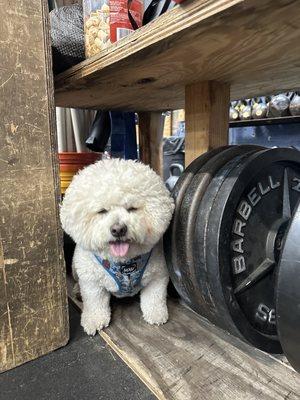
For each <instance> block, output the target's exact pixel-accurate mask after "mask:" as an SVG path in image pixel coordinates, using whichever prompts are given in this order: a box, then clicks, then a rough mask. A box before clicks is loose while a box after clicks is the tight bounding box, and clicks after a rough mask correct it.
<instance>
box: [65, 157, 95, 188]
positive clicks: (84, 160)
mask: <svg viewBox="0 0 300 400" xmlns="http://www.w3.org/2000/svg"><path fill="white" fill-rule="evenodd" d="M58 157H59V170H60V187H61V193H62V194H64V193H65V191H66V190H67V188H68V186H69V185H70V183H71V181H72V179H73V176H74V175H75V174H76V173H77V172H78V171H79V170H80V169H82V168H84V167H86V166H87V165H90V164H93V163H94V162H96V161H98V160H100V158H101V154H100V153H73V152H65V153H59V154H58Z"/></svg>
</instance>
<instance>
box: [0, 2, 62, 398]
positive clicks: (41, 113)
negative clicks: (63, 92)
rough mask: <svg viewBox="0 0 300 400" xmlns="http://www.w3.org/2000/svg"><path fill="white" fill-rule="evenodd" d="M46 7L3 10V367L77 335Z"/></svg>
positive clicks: (19, 5)
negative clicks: (72, 325)
mask: <svg viewBox="0 0 300 400" xmlns="http://www.w3.org/2000/svg"><path fill="white" fill-rule="evenodd" d="M46 5H47V3H46V2H45V1H40V0H31V1H30V2H20V1H19V0H11V1H9V2H1V6H2V7H1V8H0V17H1V21H2V26H1V29H0V30H1V33H2V38H3V41H2V43H1V46H2V47H1V57H2V62H3V63H2V64H1V65H2V66H1V78H0V80H1V82H0V116H1V118H0V127H1V129H0V130H1V135H0V186H1V190H0V214H1V218H0V372H2V371H6V370H8V369H10V368H13V367H15V366H17V365H20V364H22V363H24V362H27V361H30V360H32V359H34V358H36V357H39V356H42V355H44V354H46V353H48V352H50V351H52V350H55V349H57V348H58V347H60V346H63V345H65V344H66V343H67V341H68V337H69V322H68V304H67V293H66V282H65V265H64V260H63V247H62V232H61V229H60V222H59V216H58V200H59V181H58V160H57V154H56V152H57V150H56V149H57V143H56V140H57V139H56V131H55V114H54V98H53V93H54V90H53V78H52V70H51V47H50V35H49V26H48V14H49V13H48V8H47V6H46ZM33 10H34V12H33ZM4 32H6V34H7V36H5V35H4ZM4 37H5V39H4ZM18 37H19V38H22V39H21V40H16V39H15V38H18ZM4 397H5V396H4Z"/></svg>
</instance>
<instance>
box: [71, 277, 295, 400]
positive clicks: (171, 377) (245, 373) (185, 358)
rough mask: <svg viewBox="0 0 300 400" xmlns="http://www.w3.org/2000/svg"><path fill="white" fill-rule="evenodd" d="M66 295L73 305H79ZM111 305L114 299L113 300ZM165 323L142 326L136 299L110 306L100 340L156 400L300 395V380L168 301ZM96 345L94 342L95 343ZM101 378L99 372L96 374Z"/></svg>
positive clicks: (279, 364)
mask: <svg viewBox="0 0 300 400" xmlns="http://www.w3.org/2000/svg"><path fill="white" fill-rule="evenodd" d="M72 285H73V282H72V280H71V279H69V280H68V292H69V296H70V297H71V298H72V300H73V301H74V303H75V304H76V305H77V307H79V308H80V309H82V303H80V302H79V301H78V300H76V299H75V298H74V297H73V295H72ZM114 300H115V299H114ZM168 307H169V316H170V318H169V321H168V323H167V324H165V325H162V326H151V325H148V324H147V323H146V322H144V321H143V319H142V315H141V311H140V306H139V303H137V302H136V301H134V299H132V298H131V299H122V300H115V301H113V305H112V308H113V310H112V322H111V324H110V325H109V327H108V328H106V329H105V330H104V331H101V336H102V338H103V339H104V340H105V341H106V342H107V344H108V345H109V346H111V347H112V349H113V350H114V351H115V352H116V353H117V354H118V355H119V356H120V357H121V358H122V359H123V361H124V362H125V363H126V364H127V365H128V366H129V367H130V368H131V369H132V370H133V371H134V372H135V373H136V374H137V375H138V376H139V378H140V379H141V380H142V381H143V382H144V383H145V384H146V385H147V386H148V387H149V389H150V390H152V392H153V393H154V394H155V395H156V397H157V398H158V399H160V400H186V399H190V400H200V399H201V400H216V399H224V400H229V399H230V400H237V399H238V400H239V399H243V400H251V399H258V398H259V399H261V400H269V399H274V400H284V399H291V400H292V399H296V398H298V395H299V393H300V375H299V374H298V373H297V372H295V371H294V370H293V369H292V368H291V366H290V365H289V364H288V363H287V362H286V360H285V359H284V358H282V357H281V358H280V359H277V358H275V357H273V356H270V355H269V354H266V353H264V352H262V351H260V350H257V349H255V348H254V347H252V346H250V345H248V344H246V343H244V342H242V341H241V340H239V339H237V338H235V337H233V336H231V335H229V334H228V333H226V332H224V331H222V330H221V329H218V328H217V327H215V326H213V325H212V324H210V323H209V322H208V321H206V320H205V319H203V318H201V317H199V316H198V315H196V314H195V313H194V312H192V311H191V310H189V309H188V308H186V307H184V306H183V305H181V304H180V303H179V302H178V301H176V300H172V299H169V301H168ZM95 343H97V342H95ZM99 373H101V371H99Z"/></svg>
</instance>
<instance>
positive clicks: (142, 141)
mask: <svg viewBox="0 0 300 400" xmlns="http://www.w3.org/2000/svg"><path fill="white" fill-rule="evenodd" d="M163 126H164V117H163V115H162V113H161V112H142V113H139V145H140V159H141V161H143V163H145V164H149V165H150V166H151V167H152V168H153V169H154V171H156V172H157V173H158V174H159V175H161V176H162V173H163V156H162V136H163Z"/></svg>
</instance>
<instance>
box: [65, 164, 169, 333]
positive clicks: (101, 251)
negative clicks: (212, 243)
mask: <svg viewBox="0 0 300 400" xmlns="http://www.w3.org/2000/svg"><path fill="white" fill-rule="evenodd" d="M173 209H174V204H173V200H172V198H171V196H170V194H169V192H168V191H167V189H166V188H165V186H164V184H163V182H162V180H161V178H160V177H159V176H158V175H157V174H156V173H155V172H154V171H153V170H152V169H150V168H149V167H148V166H146V165H144V164H142V163H140V162H135V161H131V160H127V161H125V160H119V159H113V160H103V161H99V162H97V163H95V164H93V165H90V166H88V167H86V168H85V169H83V170H82V171H80V172H79V173H78V174H77V175H76V176H75V177H74V178H73V181H72V182H71V184H70V186H69V188H68V189H67V191H66V194H65V198H64V200H63V204H62V207H61V210H60V217H61V222H62V226H63V229H64V230H65V231H66V232H67V233H68V234H69V235H70V236H71V237H72V238H73V240H74V241H75V243H76V249H75V253H74V257H73V270H74V272H75V275H76V276H77V277H78V280H79V285H80V291H81V296H82V299H83V312H82V317H81V324H82V326H83V328H84V330H85V332H86V333H88V334H90V335H94V334H95V333H96V331H97V330H98V331H99V330H101V329H102V328H104V327H106V326H108V324H109V322H110V314H111V312H110V304H109V303H110V293H112V294H114V293H115V294H116V293H117V286H116V283H115V282H114V280H113V278H112V277H111V276H109V275H108V274H107V273H106V272H105V270H104V269H103V268H102V267H101V266H99V264H98V263H97V261H96V260H95V257H94V254H98V255H100V256H101V257H102V259H106V258H109V259H110V260H113V261H122V262H124V261H127V260H128V259H131V258H134V257H136V256H138V255H141V254H145V253H147V252H149V251H150V250H151V249H153V250H152V253H151V257H150V260H149V263H148V265H147V268H146V270H145V273H144V275H143V278H142V287H143V288H142V290H141V296H140V299H141V310H142V313H143V317H144V319H145V320H146V321H147V322H148V323H150V324H163V323H165V322H166V321H167V319H168V310H167V305H166V295H167V284H168V280H169V278H168V273H167V269H166V264H165V260H164V255H163V249H162V245H161V238H162V236H163V234H164V232H165V230H166V229H167V227H168V224H169V222H170V220H171V217H172V212H173ZM114 224H122V225H126V226H127V233H126V235H125V237H123V238H122V240H126V242H127V243H129V249H128V252H127V254H126V256H124V257H117V256H116V255H114V254H111V245H110V244H111V243H112V241H113V240H114V237H113V236H112V233H111V227H112V226H113V225H114Z"/></svg>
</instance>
